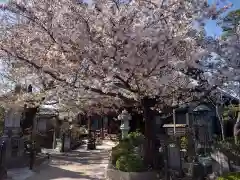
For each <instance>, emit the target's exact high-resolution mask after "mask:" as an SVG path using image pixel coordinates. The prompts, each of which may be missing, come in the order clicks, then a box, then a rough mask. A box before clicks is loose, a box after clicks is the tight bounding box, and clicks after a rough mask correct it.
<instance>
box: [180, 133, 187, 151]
mask: <svg viewBox="0 0 240 180" xmlns="http://www.w3.org/2000/svg"><path fill="white" fill-rule="evenodd" d="M180 146H181V148H182V149H187V148H188V139H187V137H186V136H183V137H181V139H180Z"/></svg>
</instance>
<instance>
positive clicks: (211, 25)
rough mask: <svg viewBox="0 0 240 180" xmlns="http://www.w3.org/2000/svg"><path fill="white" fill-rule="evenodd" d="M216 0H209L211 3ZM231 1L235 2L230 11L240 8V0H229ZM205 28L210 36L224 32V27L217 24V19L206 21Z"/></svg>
mask: <svg viewBox="0 0 240 180" xmlns="http://www.w3.org/2000/svg"><path fill="white" fill-rule="evenodd" d="M214 1H215V0H209V3H212V2H214ZM228 1H229V2H232V3H233V7H232V8H231V9H229V11H231V10H234V9H240V0H228ZM205 30H206V31H207V35H210V36H219V35H220V34H221V32H222V29H221V28H220V27H219V26H217V24H216V21H213V20H209V21H208V22H207V23H206V27H205Z"/></svg>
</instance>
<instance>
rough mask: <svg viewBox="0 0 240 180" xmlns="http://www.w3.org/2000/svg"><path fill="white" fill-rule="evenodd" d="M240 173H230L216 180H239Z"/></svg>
mask: <svg viewBox="0 0 240 180" xmlns="http://www.w3.org/2000/svg"><path fill="white" fill-rule="evenodd" d="M239 179H240V172H232V173H228V174H225V175H223V176H221V177H218V178H217V180H239Z"/></svg>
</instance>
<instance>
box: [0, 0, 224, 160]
mask: <svg viewBox="0 0 240 180" xmlns="http://www.w3.org/2000/svg"><path fill="white" fill-rule="evenodd" d="M227 7H228V6H226V7H224V8H222V9H218V8H217V7H216V6H209V5H208V4H207V1H204V0H192V1H186V0H168V1H164V0H162V1H153V0H132V1H118V0H98V1H92V4H91V5H90V4H86V3H83V2H80V1H77V0H60V1H59V0H50V1H49V0H48V1H47V0H32V1H31V3H30V2H27V1H15V0H12V1H10V3H9V4H8V6H7V7H4V10H5V15H3V16H2V24H1V40H0V56H1V58H2V60H4V61H8V62H11V64H13V66H15V67H16V66H17V67H21V68H23V69H25V68H28V70H30V72H28V74H37V75H38V76H41V75H44V76H46V77H47V78H49V79H50V80H52V82H53V85H54V86H55V87H58V89H60V90H59V92H61V93H59V94H60V98H62V99H64V101H65V102H73V99H75V97H76V98H77V99H79V102H80V104H81V105H83V107H84V108H86V107H91V106H92V104H91V102H94V104H95V105H97V104H100V106H99V107H104V105H106V104H107V106H109V105H111V106H113V105H117V104H119V102H124V104H127V105H131V106H133V105H134V106H140V107H141V108H142V109H143V111H144V118H145V126H146V128H145V134H146V137H147V146H146V156H145V160H146V162H147V163H148V164H149V163H151V162H152V158H153V157H151V155H152V153H150V152H152V151H153V147H152V145H151V144H153V141H154V134H153V131H152V127H153V126H152V123H153V121H152V120H151V111H150V108H151V107H154V106H155V105H156V104H158V105H159V104H160V105H162V106H165V105H169V106H172V104H173V101H177V104H179V103H184V102H189V101H192V100H195V99H199V98H201V97H203V96H206V95H208V94H209V93H210V92H211V91H212V89H215V88H216V86H215V85H211V86H210V85H209V83H208V81H206V79H204V78H203V77H202V74H201V73H197V69H198V68H199V67H200V65H199V60H200V59H201V58H202V57H203V56H204V57H205V56H206V55H208V54H209V53H210V52H211V51H212V49H213V48H212V49H210V51H209V49H208V46H206V41H205V39H204V37H203V36H202V31H203V28H202V27H203V25H204V24H203V22H204V20H205V19H209V18H216V17H217V16H218V15H219V14H220V13H221V12H223V10H225V9H226V8H227ZM196 28H197V30H196ZM203 42H205V44H204V43H203ZM14 69H15V68H13V70H14ZM193 76H195V78H196V76H197V82H196V81H195V80H194V79H193V78H192V77H193ZM66 92H71V93H66ZM85 94H87V96H86V97H87V98H86V99H85V100H84V95H85ZM82 97H83V98H82ZM66 99H67V100H68V101H67V100H66ZM75 100H76V99H75ZM77 101H78V100H77ZM77 101H75V102H77ZM75 102H74V103H73V106H75V105H74V104H75ZM89 102H90V103H89Z"/></svg>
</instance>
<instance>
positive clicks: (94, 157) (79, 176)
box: [26, 149, 109, 180]
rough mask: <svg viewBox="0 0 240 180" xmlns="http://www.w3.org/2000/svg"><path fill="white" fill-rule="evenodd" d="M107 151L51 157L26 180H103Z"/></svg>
mask: <svg viewBox="0 0 240 180" xmlns="http://www.w3.org/2000/svg"><path fill="white" fill-rule="evenodd" d="M108 155H109V153H108V151H107V150H99V151H98V150H95V151H86V150H84V149H78V150H75V151H72V152H68V153H64V154H55V155H52V156H51V159H50V162H49V163H48V164H45V165H43V166H42V167H41V168H40V169H39V172H36V174H35V175H34V176H32V177H30V178H27V179H26V180H73V179H76V180H101V179H104V172H105V167H106V162H107V159H108Z"/></svg>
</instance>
